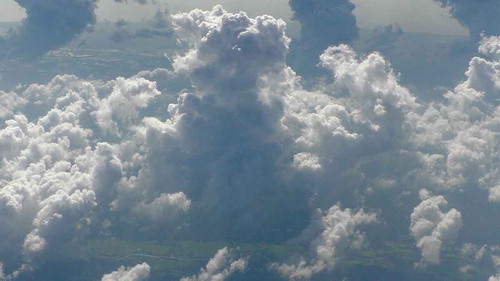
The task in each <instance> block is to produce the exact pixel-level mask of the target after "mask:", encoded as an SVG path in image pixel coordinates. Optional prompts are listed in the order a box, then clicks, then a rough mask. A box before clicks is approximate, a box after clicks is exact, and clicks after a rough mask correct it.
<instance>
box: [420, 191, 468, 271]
mask: <svg viewBox="0 0 500 281" xmlns="http://www.w3.org/2000/svg"><path fill="white" fill-rule="evenodd" d="M420 193H421V198H422V202H421V203H420V204H419V205H418V206H417V207H415V209H414V210H413V213H412V214H411V225H410V231H411V235H412V236H413V237H414V238H415V240H416V241H417V244H416V245H417V247H418V248H420V250H421V251H422V264H439V263H440V261H441V258H440V254H441V248H442V245H443V244H444V243H450V242H451V241H453V240H454V239H455V238H456V236H457V234H458V231H459V230H460V228H461V227H462V215H461V214H460V212H459V211H457V210H456V209H451V210H449V211H448V212H446V213H445V212H443V211H442V210H441V209H442V208H444V207H446V206H447V205H448V201H446V199H445V198H444V197H443V196H431V195H430V194H429V192H428V191H427V190H421V191H420Z"/></svg>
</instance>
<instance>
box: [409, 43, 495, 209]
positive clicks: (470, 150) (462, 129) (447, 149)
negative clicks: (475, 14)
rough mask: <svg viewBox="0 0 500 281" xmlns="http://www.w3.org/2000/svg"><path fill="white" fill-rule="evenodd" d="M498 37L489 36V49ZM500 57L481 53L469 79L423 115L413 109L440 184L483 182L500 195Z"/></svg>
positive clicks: (421, 145)
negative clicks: (483, 56) (496, 57)
mask: <svg viewBox="0 0 500 281" xmlns="http://www.w3.org/2000/svg"><path fill="white" fill-rule="evenodd" d="M497 41H498V38H494V37H492V38H489V39H487V40H483V44H482V45H481V47H480V50H483V51H484V52H488V51H486V50H490V49H491V48H492V47H491V46H493V45H495V44H497V43H498V42H497ZM499 66H500V62H499V61H497V60H495V59H494V60H487V59H484V58H479V57H475V58H473V59H472V60H471V62H470V65H469V69H468V71H467V72H466V76H467V79H466V80H465V81H463V82H462V83H460V84H459V85H458V86H457V87H455V89H454V91H452V92H448V93H446V94H445V95H444V97H445V100H444V101H443V102H442V103H435V104H430V105H429V106H428V108H427V109H426V110H425V112H424V113H423V114H421V115H416V114H415V115H412V119H413V120H414V125H413V126H414V128H415V131H414V135H413V136H412V138H411V139H410V140H411V142H413V143H414V145H415V148H414V149H415V151H417V152H418V153H421V154H420V158H421V160H422V163H423V164H424V167H425V169H427V174H428V175H430V178H431V180H432V181H433V183H434V184H437V185H439V186H441V187H445V188H456V187H460V188H464V187H465V186H479V187H482V188H485V189H488V190H489V191H490V200H491V201H498V200H499V197H498V190H499V189H498V182H500V178H499V177H498V176H499V173H498V169H499V168H498V161H499V159H500V154H499V151H500V149H499V141H498V136H499V128H500V127H499V124H500V119H499V116H500V115H499V112H500V108H499V102H498V94H499V93H500V72H499V71H498V69H499Z"/></svg>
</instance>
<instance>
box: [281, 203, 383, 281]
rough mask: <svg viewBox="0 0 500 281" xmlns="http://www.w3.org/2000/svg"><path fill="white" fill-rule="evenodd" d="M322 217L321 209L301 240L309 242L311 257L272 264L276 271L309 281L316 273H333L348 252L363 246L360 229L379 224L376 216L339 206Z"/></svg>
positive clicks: (292, 278) (287, 276) (294, 278)
mask: <svg viewBox="0 0 500 281" xmlns="http://www.w3.org/2000/svg"><path fill="white" fill-rule="evenodd" d="M321 215H322V212H321V211H319V210H318V213H317V215H316V216H315V217H314V218H313V221H312V223H311V225H310V226H309V227H308V228H307V229H306V230H305V231H304V233H303V237H300V238H299V240H306V241H308V243H309V251H310V256H308V257H300V259H299V261H298V262H296V263H293V264H286V263H285V264H273V268H274V269H276V270H277V271H278V272H279V273H280V274H281V275H283V276H284V277H286V278H288V279H289V280H310V279H311V277H312V276H313V275H314V274H317V273H319V272H322V271H324V270H332V269H333V268H334V267H335V265H336V264H337V262H338V260H339V259H340V258H341V256H342V255H343V254H345V252H346V251H348V250H349V249H354V248H359V247H360V246H361V245H362V243H363V241H364V235H363V233H362V232H360V231H359V227H360V226H362V225H366V224H371V223H374V222H376V221H377V218H376V216H375V214H371V213H365V212H364V211H363V210H360V211H358V212H353V211H352V210H350V209H344V210H342V209H341V208H340V207H339V206H338V205H334V206H332V207H331V208H330V209H329V210H328V212H326V213H324V215H323V216H321Z"/></svg>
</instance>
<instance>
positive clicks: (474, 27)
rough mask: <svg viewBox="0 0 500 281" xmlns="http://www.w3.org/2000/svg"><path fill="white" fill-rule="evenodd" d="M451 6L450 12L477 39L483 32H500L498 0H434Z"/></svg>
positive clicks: (496, 33) (491, 33) (495, 33)
mask: <svg viewBox="0 0 500 281" xmlns="http://www.w3.org/2000/svg"><path fill="white" fill-rule="evenodd" d="M436 1H438V2H440V3H441V5H443V6H447V7H450V8H451V14H452V15H453V16H454V17H455V18H456V19H457V20H458V21H459V22H460V23H461V24H462V25H464V26H465V27H467V28H468V29H469V32H470V35H471V37H472V38H473V39H474V40H475V41H477V39H479V37H480V35H481V34H482V33H483V34H485V35H487V36H492V35H499V34H500V19H499V18H498V15H499V14H500V2H499V1H498V0H480V1H471V0H436Z"/></svg>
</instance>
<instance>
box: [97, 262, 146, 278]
mask: <svg viewBox="0 0 500 281" xmlns="http://www.w3.org/2000/svg"><path fill="white" fill-rule="evenodd" d="M150 269H151V268H150V267H149V265H148V264H147V263H142V264H138V265H136V266H134V267H124V266H121V267H120V268H118V270H117V271H114V272H111V273H109V274H105V275H104V276H103V277H102V279H101V281H144V280H147V279H149V271H150Z"/></svg>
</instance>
